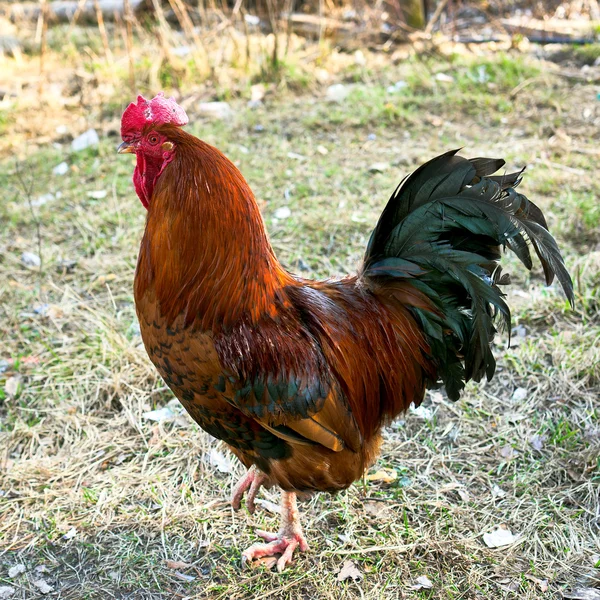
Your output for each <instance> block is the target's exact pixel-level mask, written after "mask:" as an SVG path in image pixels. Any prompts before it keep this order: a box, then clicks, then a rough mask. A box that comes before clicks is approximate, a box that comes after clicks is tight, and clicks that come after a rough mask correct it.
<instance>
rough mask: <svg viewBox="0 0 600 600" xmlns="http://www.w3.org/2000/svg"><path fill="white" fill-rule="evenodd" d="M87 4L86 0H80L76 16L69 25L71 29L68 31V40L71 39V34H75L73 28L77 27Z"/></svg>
mask: <svg viewBox="0 0 600 600" xmlns="http://www.w3.org/2000/svg"><path fill="white" fill-rule="evenodd" d="M85 3H86V0H79V3H78V4H77V8H76V9H75V14H74V15H73V18H72V19H71V22H70V23H69V28H68V29H67V35H66V38H67V40H68V39H69V37H70V36H71V33H72V32H73V27H75V25H77V21H78V19H79V15H80V14H81V12H82V11H83V7H84V6H85Z"/></svg>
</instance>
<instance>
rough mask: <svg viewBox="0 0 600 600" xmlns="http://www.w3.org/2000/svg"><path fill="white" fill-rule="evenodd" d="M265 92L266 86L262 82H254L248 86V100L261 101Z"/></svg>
mask: <svg viewBox="0 0 600 600" xmlns="http://www.w3.org/2000/svg"><path fill="white" fill-rule="evenodd" d="M266 93H267V88H266V87H265V86H264V84H262V83H255V84H254V85H253V86H252V87H251V88H250V102H262V100H263V98H264V97H265V94H266Z"/></svg>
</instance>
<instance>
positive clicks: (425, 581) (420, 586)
mask: <svg viewBox="0 0 600 600" xmlns="http://www.w3.org/2000/svg"><path fill="white" fill-rule="evenodd" d="M432 587H433V583H431V579H429V577H427V575H421V576H420V577H417V583H416V584H415V585H413V586H412V589H413V590H430V589H431V588H432Z"/></svg>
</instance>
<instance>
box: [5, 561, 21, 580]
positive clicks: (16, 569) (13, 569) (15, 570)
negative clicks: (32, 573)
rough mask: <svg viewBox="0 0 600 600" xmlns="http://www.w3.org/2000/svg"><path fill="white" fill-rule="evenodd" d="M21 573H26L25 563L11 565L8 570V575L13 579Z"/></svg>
mask: <svg viewBox="0 0 600 600" xmlns="http://www.w3.org/2000/svg"><path fill="white" fill-rule="evenodd" d="M21 573H25V565H24V564H18V565H15V566H14V567H11V568H10V569H9V570H8V576H9V577H10V578H11V579H12V578H13V577H16V576H17V575H20V574H21Z"/></svg>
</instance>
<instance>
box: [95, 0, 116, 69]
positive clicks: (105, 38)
mask: <svg viewBox="0 0 600 600" xmlns="http://www.w3.org/2000/svg"><path fill="white" fill-rule="evenodd" d="M94 9H95V10H96V20H97V21H98V31H100V37H101V38H102V45H103V46H104V56H105V57H106V60H107V62H108V63H109V64H112V63H113V55H112V52H111V50H110V45H109V43H108V35H107V34H106V27H105V26H104V16H103V15H102V9H101V8H100V2H99V1H98V0H94Z"/></svg>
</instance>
